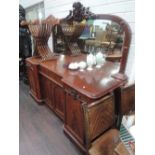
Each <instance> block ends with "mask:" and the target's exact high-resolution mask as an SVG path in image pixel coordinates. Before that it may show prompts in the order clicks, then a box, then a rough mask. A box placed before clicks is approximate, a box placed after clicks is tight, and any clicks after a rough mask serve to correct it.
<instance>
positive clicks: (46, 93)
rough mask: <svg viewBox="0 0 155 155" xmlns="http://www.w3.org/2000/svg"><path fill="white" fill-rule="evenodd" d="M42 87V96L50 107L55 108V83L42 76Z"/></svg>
mask: <svg viewBox="0 0 155 155" xmlns="http://www.w3.org/2000/svg"><path fill="white" fill-rule="evenodd" d="M40 81H41V89H42V98H43V100H44V102H45V103H46V104H47V105H48V106H49V107H50V108H54V100H53V98H52V96H53V83H52V82H51V81H50V80H48V79H47V78H45V77H43V76H40Z"/></svg>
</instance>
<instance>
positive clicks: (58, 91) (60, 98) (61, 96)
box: [53, 83, 65, 119]
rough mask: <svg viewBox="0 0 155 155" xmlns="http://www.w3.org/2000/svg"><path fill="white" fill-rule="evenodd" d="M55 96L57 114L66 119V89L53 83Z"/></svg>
mask: <svg viewBox="0 0 155 155" xmlns="http://www.w3.org/2000/svg"><path fill="white" fill-rule="evenodd" d="M53 97H54V103H55V110H56V112H57V114H58V115H59V116H60V117H61V118H62V119H64V106H65V92H64V89H63V88H62V87H60V86H58V85H56V84H54V83H53Z"/></svg>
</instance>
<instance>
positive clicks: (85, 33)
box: [53, 2, 131, 73]
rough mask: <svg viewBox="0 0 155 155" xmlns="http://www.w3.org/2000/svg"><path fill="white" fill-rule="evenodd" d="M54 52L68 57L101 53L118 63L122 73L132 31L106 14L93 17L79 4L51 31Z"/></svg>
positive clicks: (118, 20)
mask: <svg viewBox="0 0 155 155" xmlns="http://www.w3.org/2000/svg"><path fill="white" fill-rule="evenodd" d="M53 35H54V37H53V38H54V52H56V53H64V54H66V52H68V53H71V54H80V53H97V52H99V51H100V52H102V53H103V54H104V55H106V59H107V60H109V61H119V62H120V70H119V72H121V73H124V71H125V67H126V62H127V57H128V52H129V47H130V41H131V30H130V27H129V25H128V23H127V22H126V21H125V20H123V19H122V18H120V17H118V16H114V15H109V14H94V13H91V12H90V11H89V8H85V7H83V5H82V4H81V3H79V2H77V3H74V4H73V11H70V14H69V15H68V16H67V17H66V18H63V19H61V21H60V24H59V25H56V26H55V27H54V28H53Z"/></svg>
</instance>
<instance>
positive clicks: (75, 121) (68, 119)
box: [65, 93, 84, 144]
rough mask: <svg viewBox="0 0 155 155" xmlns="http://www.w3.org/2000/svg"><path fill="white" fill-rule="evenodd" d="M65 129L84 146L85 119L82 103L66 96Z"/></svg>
mask: <svg viewBox="0 0 155 155" xmlns="http://www.w3.org/2000/svg"><path fill="white" fill-rule="evenodd" d="M65 128H66V130H68V131H69V133H70V134H72V136H73V137H75V138H76V139H77V140H78V141H79V142H80V143H81V144H84V118H83V111H82V107H81V102H80V101H78V100H77V99H74V97H73V96H71V95H70V94H68V93H67V94H66V104H65Z"/></svg>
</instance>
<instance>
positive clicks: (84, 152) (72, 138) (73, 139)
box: [63, 126, 87, 154]
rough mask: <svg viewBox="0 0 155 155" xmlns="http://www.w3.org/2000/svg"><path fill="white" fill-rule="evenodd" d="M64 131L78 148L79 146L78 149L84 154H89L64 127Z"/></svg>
mask: <svg viewBox="0 0 155 155" xmlns="http://www.w3.org/2000/svg"><path fill="white" fill-rule="evenodd" d="M63 131H64V133H65V135H66V136H67V137H68V138H69V139H70V140H71V141H72V142H74V143H75V144H76V146H78V148H79V149H80V150H81V152H82V153H83V154H86V153H87V149H86V148H85V147H84V146H83V145H82V144H81V143H80V142H79V141H78V140H77V139H76V138H75V137H74V136H73V135H72V134H71V133H70V131H68V129H67V128H66V127H65V126H63Z"/></svg>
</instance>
